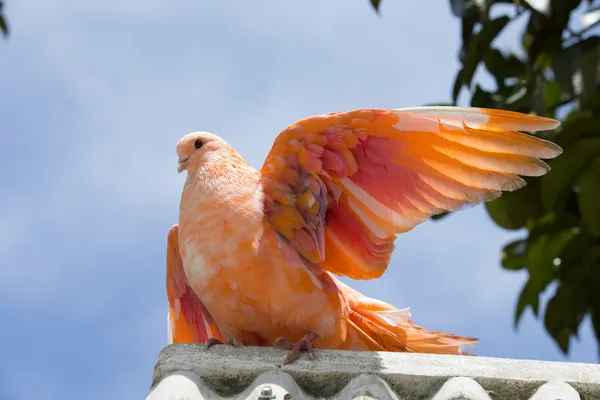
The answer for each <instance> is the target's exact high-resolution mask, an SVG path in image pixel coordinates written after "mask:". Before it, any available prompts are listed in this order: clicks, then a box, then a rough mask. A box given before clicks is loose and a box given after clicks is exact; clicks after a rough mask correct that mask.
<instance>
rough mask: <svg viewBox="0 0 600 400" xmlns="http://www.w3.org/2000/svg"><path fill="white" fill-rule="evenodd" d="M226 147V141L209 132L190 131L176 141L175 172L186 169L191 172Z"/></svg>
mask: <svg viewBox="0 0 600 400" xmlns="http://www.w3.org/2000/svg"><path fill="white" fill-rule="evenodd" d="M227 147H228V144H227V142H225V141H224V140H223V139H221V138H220V137H218V136H217V135H214V134H212V133H209V132H192V133H188V134H187V135H185V136H184V137H182V138H181V139H180V140H179V142H178V143H177V156H178V157H179V165H178V167H177V172H179V173H181V172H182V171H184V170H186V171H188V173H189V172H193V171H195V170H197V169H198V168H199V167H200V166H201V165H202V163H203V162H205V161H206V160H208V159H209V158H210V157H211V155H216V154H219V152H223V150H225V149H226V148H227Z"/></svg>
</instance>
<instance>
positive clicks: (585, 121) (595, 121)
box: [554, 111, 600, 157]
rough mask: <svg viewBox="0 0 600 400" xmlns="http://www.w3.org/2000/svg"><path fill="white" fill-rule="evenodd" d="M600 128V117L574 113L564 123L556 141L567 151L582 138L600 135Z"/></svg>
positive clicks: (583, 112) (589, 113) (582, 112)
mask: <svg viewBox="0 0 600 400" xmlns="http://www.w3.org/2000/svg"><path fill="white" fill-rule="evenodd" d="M599 127H600V117H598V116H595V115H592V113H591V112H588V111H573V112H571V113H570V114H569V116H568V117H567V119H566V120H565V121H563V123H562V125H561V127H560V128H559V130H558V131H557V132H559V133H558V134H557V136H556V138H555V140H554V141H555V142H556V144H558V145H559V146H561V147H562V148H564V149H566V148H567V147H570V146H571V145H573V143H575V142H577V141H578V140H580V139H582V138H585V137H588V136H598V134H599V133H600V128H599ZM561 157H562V156H561Z"/></svg>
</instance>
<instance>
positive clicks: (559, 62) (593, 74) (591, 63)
mask: <svg viewBox="0 0 600 400" xmlns="http://www.w3.org/2000/svg"><path fill="white" fill-rule="evenodd" d="M599 65H600V37H599V36H591V37H589V38H587V39H585V40H583V41H578V42H576V43H575V44H573V45H571V46H569V47H567V48H566V49H563V50H561V51H560V52H559V53H557V54H556V57H554V59H553V61H552V69H553V70H554V75H555V77H556V81H557V82H558V84H559V85H560V87H561V89H562V90H563V91H564V92H566V93H568V94H569V95H570V96H571V97H573V96H582V98H583V99H584V100H585V99H587V98H588V97H589V96H590V95H591V94H592V93H594V92H595V91H596V85H597V84H598V82H599V79H600V76H599V74H598V69H599ZM578 74H581V77H580V78H577V80H576V79H575V78H576V76H577V75H578ZM574 81H577V82H578V84H577V85H575V84H574Z"/></svg>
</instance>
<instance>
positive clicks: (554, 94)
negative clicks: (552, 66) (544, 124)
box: [544, 80, 562, 109]
mask: <svg viewBox="0 0 600 400" xmlns="http://www.w3.org/2000/svg"><path fill="white" fill-rule="evenodd" d="M545 84H546V90H545V93H544V102H545V103H546V107H548V108H551V109H552V108H556V107H557V106H558V104H559V103H560V102H561V100H562V91H561V90H560V85H559V84H558V82H556V81H555V80H551V81H546V82H545Z"/></svg>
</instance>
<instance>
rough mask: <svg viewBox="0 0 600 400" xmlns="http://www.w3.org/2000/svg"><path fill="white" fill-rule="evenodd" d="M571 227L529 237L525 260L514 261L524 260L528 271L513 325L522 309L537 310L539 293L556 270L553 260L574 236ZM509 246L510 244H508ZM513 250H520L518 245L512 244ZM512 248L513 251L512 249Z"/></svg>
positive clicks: (535, 311)
mask: <svg viewBox="0 0 600 400" xmlns="http://www.w3.org/2000/svg"><path fill="white" fill-rule="evenodd" d="M575 235H576V232H575V231H574V230H572V229H570V230H565V231H562V232H559V233H558V234H556V235H542V236H539V237H537V238H531V237H530V238H529V240H528V242H527V250H526V251H527V257H526V258H527V260H524V259H523V258H522V257H523V255H522V254H521V258H520V259H518V260H515V261H514V262H515V263H523V262H525V263H526V265H527V270H528V272H529V280H528V281H527V283H526V284H525V286H524V287H523V290H522V291H521V295H520V296H519V300H518V302H517V308H516V312H515V327H516V326H517V325H518V323H519V320H520V319H521V316H522V315H523V311H525V309H526V308H527V307H528V306H530V307H531V309H532V311H533V313H534V315H535V316H537V315H538V311H539V295H540V293H542V292H543V291H544V290H545V289H546V287H548V285H549V284H550V283H551V282H552V281H553V280H554V279H555V278H556V275H557V270H556V268H555V264H554V260H555V259H560V258H559V257H560V254H561V252H562V251H563V249H565V248H566V247H567V246H568V245H569V243H571V241H572V240H573V238H574V237H575ZM509 246H510V245H509ZM514 246H515V249H514V250H520V249H518V248H519V245H514ZM514 250H513V251H514Z"/></svg>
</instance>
